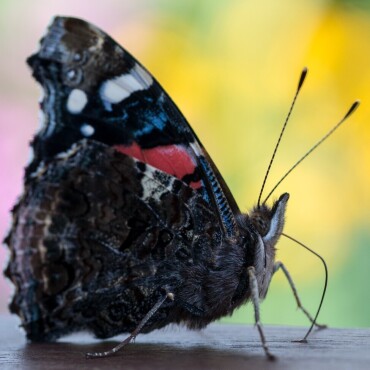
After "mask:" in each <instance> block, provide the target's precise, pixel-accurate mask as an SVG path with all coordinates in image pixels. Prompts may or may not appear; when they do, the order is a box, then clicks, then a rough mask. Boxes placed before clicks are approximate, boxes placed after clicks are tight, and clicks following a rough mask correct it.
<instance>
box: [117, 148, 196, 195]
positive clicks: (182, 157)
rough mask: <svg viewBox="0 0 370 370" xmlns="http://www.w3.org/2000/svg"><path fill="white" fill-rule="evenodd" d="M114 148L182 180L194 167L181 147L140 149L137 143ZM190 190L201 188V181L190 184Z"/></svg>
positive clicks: (188, 154) (189, 155)
mask: <svg viewBox="0 0 370 370" xmlns="http://www.w3.org/2000/svg"><path fill="white" fill-rule="evenodd" d="M115 148H116V149H117V150H118V151H119V152H121V153H124V154H127V155H129V156H131V157H134V158H136V159H138V160H139V161H141V162H144V163H147V164H149V165H151V166H153V167H155V168H158V169H159V170H161V171H163V172H166V173H168V174H169V175H172V176H175V177H177V178H178V179H180V180H182V179H183V177H184V176H185V175H191V174H192V173H193V172H194V170H195V167H196V163H195V160H194V159H193V157H192V156H191V154H190V153H189V152H188V151H187V150H186V148H184V147H183V146H181V145H162V146H157V147H155V148H152V149H141V148H140V146H139V145H138V144H137V143H133V144H132V145H130V146H124V145H116V146H115ZM189 185H190V186H191V187H192V188H194V189H198V188H200V187H201V181H197V182H191V183H190V184H189Z"/></svg>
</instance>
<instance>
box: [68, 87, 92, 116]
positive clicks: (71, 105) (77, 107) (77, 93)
mask: <svg viewBox="0 0 370 370" xmlns="http://www.w3.org/2000/svg"><path fill="white" fill-rule="evenodd" d="M86 103H87V96H86V93H85V92H84V91H82V90H80V89H73V90H72V91H71V92H70V94H69V96H68V100H67V109H68V111H69V112H70V113H72V114H76V113H80V112H81V111H82V110H83V109H84V108H85V105H86Z"/></svg>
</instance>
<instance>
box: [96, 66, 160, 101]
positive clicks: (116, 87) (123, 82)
mask: <svg viewBox="0 0 370 370" xmlns="http://www.w3.org/2000/svg"><path fill="white" fill-rule="evenodd" d="M152 83H153V79H152V77H151V76H150V74H149V73H148V72H146V71H145V70H144V69H143V68H142V67H141V66H139V65H138V64H135V66H134V67H133V68H132V69H131V71H130V72H129V73H126V74H123V75H121V76H118V77H115V78H113V79H111V80H108V81H106V82H104V83H103V85H102V87H101V89H100V97H101V98H102V100H103V101H107V102H109V103H112V104H116V103H119V102H121V101H122V100H124V99H126V98H127V97H129V96H130V95H131V94H132V93H133V92H135V91H139V90H145V89H147V88H148V87H149V86H150V85H151V84H152Z"/></svg>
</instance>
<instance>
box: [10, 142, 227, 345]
mask: <svg viewBox="0 0 370 370" xmlns="http://www.w3.org/2000/svg"><path fill="white" fill-rule="evenodd" d="M13 218H14V220H13V227H12V229H11V232H10V234H9V236H8V237H7V239H6V243H7V244H8V246H9V248H10V250H11V259H10V263H9V265H8V267H7V270H6V275H7V276H8V277H9V278H10V279H11V280H12V281H13V283H14V284H15V286H16V293H15V296H14V298H13V301H12V303H11V310H12V312H14V313H17V314H18V315H20V317H21V319H22V325H23V327H24V328H25V330H26V332H27V336H28V338H29V339H31V340H53V339H56V338H57V337H59V336H61V335H63V334H66V333H68V332H73V331H76V330H79V329H88V330H90V331H93V332H94V333H95V334H96V335H97V336H98V337H110V336H113V335H115V334H118V333H122V332H129V331H131V330H133V329H134V328H135V327H136V325H137V324H138V322H139V321H140V320H141V319H142V318H143V316H144V315H145V314H146V313H147V312H148V311H149V310H150V309H151V307H152V306H153V305H154V303H155V302H156V301H157V300H158V297H159V296H160V295H161V294H163V290H164V289H170V290H171V291H175V292H176V289H177V287H178V286H179V284H180V282H181V281H182V279H183V277H182V276H181V274H182V267H185V266H189V265H192V264H202V266H204V267H205V268H206V267H207V266H211V265H212V263H213V261H212V255H213V252H214V250H215V249H217V248H219V246H220V244H221V242H222V230H221V226H220V225H219V222H218V220H217V216H216V215H214V214H212V212H210V210H209V208H208V207H207V204H206V202H205V201H204V200H203V198H202V197H201V196H200V195H199V194H198V193H196V192H195V191H194V190H193V189H192V188H191V187H189V186H187V185H186V184H184V183H182V182H181V181H180V180H178V179H176V178H175V177H172V176H170V175H167V174H166V173H164V172H161V171H158V170H156V169H155V168H154V167H151V166H149V165H146V164H144V163H142V162H139V161H137V160H135V159H133V158H132V157H129V156H126V155H124V154H122V153H119V152H117V151H116V150H115V149H114V148H110V147H108V146H106V145H104V144H101V143H97V142H94V141H92V140H82V141H81V142H79V143H77V144H75V145H74V146H73V147H72V148H71V150H69V151H68V152H67V153H64V154H63V155H59V157H56V158H55V159H54V160H53V161H52V162H50V163H49V164H48V165H47V166H45V167H41V168H39V170H38V171H37V172H36V173H35V174H34V175H33V179H32V180H31V181H30V182H29V183H28V185H27V187H26V189H25V193H24V195H23V197H22V198H21V199H20V201H19V203H18V204H17V205H16V207H15V208H14V210H13ZM172 304H173V303H172V302H169V303H167V304H165V305H164V306H163V308H161V310H160V311H159V313H158V314H156V318H155V322H154V321H153V322H152V323H150V322H149V324H148V325H147V326H146V331H150V330H153V329H154V328H159V327H162V326H164V325H167V324H168V323H169V322H170V321H171V318H170V316H168V312H169V309H170V306H171V305H172Z"/></svg>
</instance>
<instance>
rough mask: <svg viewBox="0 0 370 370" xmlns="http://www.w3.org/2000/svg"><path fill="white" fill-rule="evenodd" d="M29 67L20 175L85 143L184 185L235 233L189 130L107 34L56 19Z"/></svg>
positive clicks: (224, 190)
mask: <svg viewBox="0 0 370 370" xmlns="http://www.w3.org/2000/svg"><path fill="white" fill-rule="evenodd" d="M29 64H30V65H31V67H32V69H33V71H34V76H35V78H36V79H37V80H38V81H39V82H40V83H41V85H42V86H43V88H44V91H45V96H44V98H43V100H42V102H41V108H42V113H43V118H42V128H41V130H40V132H39V133H38V134H37V135H36V137H35V138H34V141H33V144H32V146H33V149H34V159H33V161H32V162H31V164H30V165H29V166H28V168H27V170H26V178H29V177H31V176H32V174H33V173H34V172H35V171H36V169H37V168H38V167H39V166H40V164H41V163H45V162H46V163H47V162H48V161H49V160H50V159H52V158H53V157H54V156H55V155H56V154H58V153H63V152H65V151H67V150H68V149H69V148H70V147H71V146H72V145H73V144H74V143H76V142H78V141H79V140H81V139H83V138H89V139H93V140H96V141H99V142H102V143H104V144H107V145H109V146H114V147H115V148H116V150H118V151H121V152H122V153H125V154H128V155H130V156H132V157H135V158H137V159H139V160H140V161H142V162H144V163H147V164H150V165H152V166H154V167H156V168H158V169H160V170H162V171H164V172H166V173H168V174H170V175H173V176H175V177H177V178H178V179H180V180H181V181H183V182H185V183H186V184H188V185H189V186H191V187H192V188H193V189H195V190H196V191H197V192H199V193H200V194H201V195H202V197H203V198H204V200H205V201H206V202H207V203H208V204H209V207H211V208H212V209H213V210H214V212H215V214H216V215H217V218H218V222H219V223H220V225H222V228H223V230H224V234H225V235H226V236H234V235H235V234H237V233H238V228H237V227H236V222H235V215H236V214H238V213H239V209H238V207H237V204H236V202H235V200H234V198H233V196H232V195H231V193H230V191H229V189H228V187H227V185H226V184H225V182H224V180H223V178H222V176H221V175H220V173H219V171H218V170H217V168H216V166H215V165H214V163H213V162H212V160H211V158H210V157H209V155H208V154H207V152H206V151H205V149H204V148H203V146H202V144H201V142H200V141H199V139H198V138H197V137H196V135H195V133H194V131H193V130H192V129H191V127H190V126H189V124H188V123H187V122H186V120H185V118H184V116H183V115H182V114H181V112H180V111H179V110H178V108H177V107H176V105H175V104H174V103H173V101H172V100H171V99H170V98H169V96H168V95H167V94H166V92H165V91H164V90H163V88H162V87H161V86H160V85H159V84H158V82H157V81H156V80H155V79H154V78H153V76H152V75H151V74H150V73H149V72H148V71H147V70H146V69H145V68H144V67H143V66H142V65H141V64H140V63H139V62H138V61H136V60H135V59H134V58H133V57H132V56H131V55H130V54H129V53H128V52H127V51H126V50H124V49H123V48H121V47H120V46H119V45H118V44H117V43H116V42H115V41H113V40H112V39H111V38H110V37H109V36H108V35H106V34H105V33H104V32H102V31H101V30H99V29H98V28H96V27H95V26H93V25H91V24H89V23H87V22H85V21H82V20H80V19H75V18H63V17H57V18H55V19H54V21H53V22H52V24H51V26H50V27H49V30H48V33H47V34H46V36H45V37H44V38H43V39H42V41H41V46H40V50H39V51H38V53H37V54H35V55H33V56H32V57H31V58H30V59H29Z"/></svg>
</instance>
